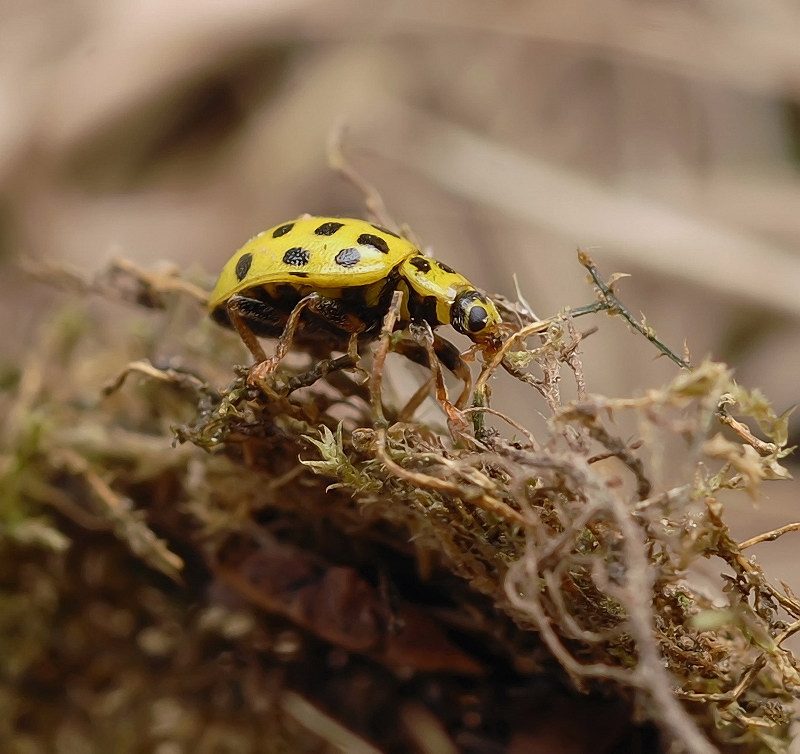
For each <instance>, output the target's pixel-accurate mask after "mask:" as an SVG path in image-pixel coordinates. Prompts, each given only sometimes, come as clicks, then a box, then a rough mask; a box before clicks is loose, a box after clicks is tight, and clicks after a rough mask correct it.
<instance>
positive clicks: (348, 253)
mask: <svg viewBox="0 0 800 754" xmlns="http://www.w3.org/2000/svg"><path fill="white" fill-rule="evenodd" d="M333 261H334V262H336V264H338V265H339V266H340V267H355V265H357V264H358V263H359V262H360V261H361V252H360V251H359V250H358V249H342V250H341V251H340V252H339V253H338V254H337V255H336V257H335V258H334V260H333Z"/></svg>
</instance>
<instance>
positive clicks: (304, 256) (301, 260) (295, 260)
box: [283, 246, 311, 267]
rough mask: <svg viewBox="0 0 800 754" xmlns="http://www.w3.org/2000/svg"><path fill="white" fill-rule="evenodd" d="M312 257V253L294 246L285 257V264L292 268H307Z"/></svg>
mask: <svg viewBox="0 0 800 754" xmlns="http://www.w3.org/2000/svg"><path fill="white" fill-rule="evenodd" d="M310 257H311V252H310V251H309V250H308V249H304V248H302V247H300V246H294V247H293V248H291V249H289V251H287V252H286V253H285V254H284V255H283V263H284V264H290V265H292V267H305V266H306V265H307V264H308V260H309V259H310Z"/></svg>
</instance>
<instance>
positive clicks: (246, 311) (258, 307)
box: [225, 296, 275, 364]
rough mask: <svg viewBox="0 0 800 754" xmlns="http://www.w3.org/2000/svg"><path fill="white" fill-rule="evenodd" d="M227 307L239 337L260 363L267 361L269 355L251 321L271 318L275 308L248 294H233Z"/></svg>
mask: <svg viewBox="0 0 800 754" xmlns="http://www.w3.org/2000/svg"><path fill="white" fill-rule="evenodd" d="M225 309H226V311H227V314H228V318H229V319H230V321H231V324H232V325H233V327H234V329H235V330H236V332H237V333H239V337H240V338H241V339H242V342H243V343H244V344H245V345H246V346H247V350H248V351H250V353H251V354H252V355H253V358H254V359H255V360H256V363H257V364H260V363H261V362H263V361H266V360H267V355H266V354H265V353H264V349H263V348H262V347H261V343H259V342H258V338H257V337H256V335H255V333H254V332H253V330H252V328H251V326H250V324H249V323H250V322H253V321H258V320H266V319H269V318H271V317H272V316H274V313H275V310H274V309H273V308H272V307H271V306H269V304H265V303H264V302H262V301H258V300H257V299H252V298H248V297H247V296H231V297H230V299H229V300H228V303H227V304H226V306H225Z"/></svg>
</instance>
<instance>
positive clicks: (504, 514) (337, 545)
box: [0, 259, 800, 752]
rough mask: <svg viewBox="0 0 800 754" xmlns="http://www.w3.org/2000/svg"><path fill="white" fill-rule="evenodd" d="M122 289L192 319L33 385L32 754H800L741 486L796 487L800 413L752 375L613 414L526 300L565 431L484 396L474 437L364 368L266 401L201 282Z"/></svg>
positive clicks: (28, 427) (531, 352)
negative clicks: (736, 533) (580, 751)
mask: <svg viewBox="0 0 800 754" xmlns="http://www.w3.org/2000/svg"><path fill="white" fill-rule="evenodd" d="M584 262H585V263H587V264H591V263H590V262H588V261H587V260H585V259H584ZM592 269H593V268H592ZM120 270H122V273H124V274H122V273H121V272H120ZM120 275H121V277H120ZM596 282H597V283H598V290H599V295H600V299H601V303H603V304H604V307H603V308H606V309H613V310H614V311H620V310H623V311H624V307H622V305H621V303H620V302H619V301H618V300H616V299H615V298H614V294H613V289H612V288H611V287H610V286H605V285H604V284H602V282H601V281H599V279H596ZM94 288H95V289H102V290H104V291H109V290H110V291H112V292H116V291H119V290H120V289H123V290H125V291H126V292H127V295H126V298H127V299H128V300H131V301H136V302H138V303H139V304H144V305H147V306H151V307H152V306H156V307H164V311H163V313H162V314H161V315H160V317H159V319H158V320H157V321H154V320H152V319H149V320H145V321H144V322H143V321H142V320H140V319H139V318H138V316H137V315H135V314H134V315H132V320H135V321H136V324H135V325H133V324H132V325H131V327H132V328H133V327H134V326H135V328H136V330H137V332H138V333H139V339H138V341H139V343H141V344H144V345H142V346H140V349H139V351H140V352H139V353H137V354H131V353H130V351H129V350H127V349H125V348H123V347H121V342H122V341H124V340H125V339H124V338H118V339H117V341H118V343H119V344H120V345H117V344H114V343H105V344H104V343H102V342H101V341H102V328H101V326H98V325H96V324H94V323H92V322H90V321H89V319H88V318H86V317H84V316H82V315H81V314H80V313H78V315H77V316H76V314H75V312H74V310H72V309H70V310H66V311H64V312H62V313H60V314H56V315H54V317H53V319H52V321H51V322H49V323H48V324H47V325H46V327H45V330H44V332H43V335H42V338H41V341H40V342H39V343H38V344H35V345H34V346H33V347H32V348H31V351H30V358H29V361H28V363H26V364H23V365H20V366H19V368H18V369H16V370H12V373H13V374H14V379H9V380H6V381H5V385H4V388H3V390H4V392H3V407H2V409H3V412H4V414H5V415H6V417H7V420H6V423H5V427H4V431H3V451H2V452H3V455H2V477H3V480H2V486H1V487H0V489H2V504H1V505H0V526H1V527H2V529H0V602H1V603H2V609H1V610H0V640H1V641H2V646H3V651H2V657H3V662H2V665H0V672H1V673H2V675H1V676H0V682H1V684H2V685H0V726H1V727H0V741H2V742H3V750H4V751H19V752H23V751H24V752H36V751H42V752H44V751H56V750H59V751H109V750H111V749H113V750H114V751H117V752H127V751H130V752H136V751H152V750H156V749H157V748H158V747H159V746H161V745H171V746H175V747H178V748H177V749H170V750H191V751H236V752H246V751H271V752H272V751H327V750H342V749H344V750H348V751H355V750H358V749H359V748H361V750H364V751H366V750H369V747H370V746H373V747H376V748H377V749H379V750H384V751H408V750H414V749H423V748H424V747H423V745H422V743H421V742H422V741H425V740H428V741H429V740H432V739H431V738H430V736H431V735H434V733H433V732H435V733H436V735H438V736H441V741H443V742H444V743H443V744H442V745H443V746H444V747H445V748H442V749H441V750H443V751H444V750H448V749H447V748H446V747H447V746H450V747H451V748H452V747H456V748H458V749H460V750H464V751H484V750H486V749H487V747H489V746H490V745H492V744H493V745H497V746H509V745H515V744H516V745H521V742H522V741H525V740H529V737H530V736H531V735H532V734H531V730H536V731H539V732H541V731H542V730H552V729H556V728H557V726H558V725H559V724H563V722H564V721H567V722H568V723H569V724H572V725H574V724H575V722H574V721H576V720H583V721H585V722H586V725H587V726H588V730H589V731H590V735H591V736H593V738H589V739H588V740H587V748H586V750H587V751H598V750H607V751H612V750H616V751H625V750H627V749H626V747H629V746H633V745H634V744H632V743H631V742H632V741H634V740H635V741H638V744H637V745H639V746H644V748H645V750H654V749H655V748H656V744H655V743H654V742H653V741H652V738H651V739H647V738H646V737H647V736H653V731H654V730H656V729H657V730H658V731H660V736H661V737H662V740H663V741H664V742H668V741H672V742H674V743H675V744H676V746H677V748H678V750H680V749H681V748H682V749H684V750H687V751H692V752H701V751H702V752H705V751H713V750H715V749H714V747H715V746H716V747H720V748H724V749H725V750H730V751H737V752H759V751H783V750H785V748H786V746H787V743H788V725H789V719H790V714H791V703H792V701H793V699H794V698H796V696H797V694H798V689H799V688H800V676H798V673H797V668H796V658H794V657H793V656H792V655H791V653H790V652H789V651H788V650H786V649H785V648H784V647H783V646H782V645H783V643H784V642H785V640H786V639H787V638H788V637H789V636H791V635H792V634H794V633H796V632H797V631H798V630H799V629H800V603H799V602H798V600H797V599H796V598H795V597H794V595H792V594H791V592H790V591H789V590H788V589H786V588H785V587H783V586H780V585H776V584H775V583H773V581H772V580H771V579H770V578H769V577H768V575H767V574H765V573H764V571H763V570H762V569H761V568H760V567H759V565H758V564H757V562H756V561H755V560H753V559H751V558H750V557H749V556H748V555H746V554H745V553H744V550H746V547H747V546H749V545H751V544H753V543H754V542H755V541H756V540H752V541H750V542H748V543H741V544H740V543H737V542H736V541H735V540H734V539H733V538H732V536H731V535H730V532H729V530H728V527H727V524H726V522H725V518H724V510H723V507H722V504H721V502H720V495H723V494H727V495H736V496H739V497H741V496H745V497H747V496H752V495H756V494H758V492H759V490H760V489H761V487H762V485H763V484H764V482H765V481H767V480H773V479H780V478H782V477H784V476H785V475H786V472H785V470H784V469H783V467H782V465H781V462H782V459H783V457H784V456H785V455H786V452H787V451H786V448H785V443H786V437H787V432H786V418H787V417H786V415H777V414H776V413H775V412H774V411H773V409H772V407H771V406H770V405H769V402H768V401H767V400H766V399H765V398H764V397H763V396H762V395H761V394H760V393H759V392H758V391H747V390H745V389H744V388H742V387H741V386H739V385H737V384H735V383H734V381H733V380H732V378H731V374H730V371H729V370H728V369H727V367H725V365H722V364H716V363H712V362H706V363H703V364H701V365H699V366H698V367H696V368H694V369H691V370H686V371H677V368H676V376H675V378H674V379H673V380H672V381H671V382H670V383H669V384H667V385H664V386H662V387H657V388H649V389H647V390H646V391H642V394H641V395H639V396H636V397H631V398H609V397H604V396H599V395H591V394H589V393H587V392H586V389H585V386H586V384H587V383H588V384H591V374H590V371H589V370H588V368H586V367H585V366H584V365H583V364H582V363H581V359H580V350H579V348H580V340H581V335H580V333H579V332H578V330H577V327H576V324H575V320H574V319H572V318H569V317H566V318H556V319H554V320H553V321H551V322H548V323H545V325H541V324H538V323H530V322H531V320H530V317H529V315H528V314H527V312H526V311H525V310H524V307H521V306H517V305H511V304H507V306H506V310H507V314H508V316H509V318H510V319H515V318H516V319H518V321H521V323H522V325H525V324H526V323H530V324H528V326H527V329H526V332H527V333H528V334H529V336H530V338H531V340H533V336H536V338H537V339H538V340H537V342H536V343H535V344H531V343H530V341H523V340H517V341H516V342H515V343H513V344H511V345H513V348H514V349H515V350H509V352H508V353H507V357H506V362H505V364H503V365H502V366H505V367H506V371H507V372H509V373H510V374H512V375H514V376H515V377H517V378H519V379H520V380H522V381H523V382H524V383H525V384H526V388H527V389H529V390H530V391H532V400H537V401H539V403H540V404H541V405H542V410H543V411H545V410H546V408H545V407H549V411H550V416H549V420H548V424H547V431H546V433H543V434H542V433H540V434H539V435H538V436H536V437H534V436H533V435H532V434H531V433H530V432H529V431H528V430H527V429H526V428H525V427H521V426H519V425H518V424H516V422H513V421H511V420H510V419H509V420H508V422H507V423H503V422H504V420H503V417H500V423H499V424H498V427H499V429H491V430H489V429H487V428H486V425H485V421H484V420H485V415H486V414H488V413H489V409H488V407H487V406H485V405H478V406H477V407H476V408H475V409H474V410H472V411H471V412H470V413H469V414H468V419H469V423H471V424H472V426H473V427H474V430H475V431H474V432H473V431H472V429H470V427H469V424H467V425H464V426H462V427H461V428H459V427H454V429H455V430H457V431H456V438H455V442H454V441H453V439H452V438H450V437H449V436H448V435H447V434H446V433H442V432H441V431H439V430H437V429H436V428H435V427H432V426H429V425H428V424H426V423H421V422H419V421H416V420H413V419H410V420H405V421H402V422H400V421H398V417H399V416H401V415H402V406H400V405H392V402H391V400H390V399H389V398H388V397H387V396H385V395H384V400H383V404H382V407H381V412H380V413H382V414H383V418H385V421H382V420H381V418H382V417H381V416H379V415H378V414H376V410H375V406H374V405H373V403H372V400H371V396H370V390H369V387H370V384H372V385H373V387H374V382H373V383H370V382H369V380H368V381H367V383H365V382H364V379H363V375H361V374H357V373H349V372H335V373H332V374H330V375H328V376H327V377H326V378H325V379H324V380H320V381H318V382H316V383H315V384H313V385H311V386H310V387H304V388H302V389H300V390H297V391H295V392H293V393H292V394H291V395H290V396H288V397H284V398H280V399H276V398H267V397H266V396H265V395H264V394H263V393H261V392H260V391H259V390H257V389H254V388H251V387H249V386H248V385H247V379H246V378H247V370H245V369H241V370H239V371H238V373H236V374H235V375H233V376H232V375H231V365H232V364H233V363H234V362H235V361H236V360H237V357H236V356H235V355H234V354H235V353H236V352H235V351H234V350H233V349H234V348H235V347H236V346H235V343H234V339H233V336H229V335H228V334H226V333H223V332H219V331H217V330H216V329H215V328H214V327H213V326H211V325H210V324H208V323H206V322H205V320H204V319H203V318H202V317H201V315H200V311H199V309H197V308H195V304H194V303H193V302H192V300H191V297H188V298H187V297H186V296H185V295H184V294H185V292H186V291H187V290H188V291H189V292H190V293H191V292H192V290H193V289H192V288H191V287H190V286H189V285H188V284H183V285H182V284H179V283H178V281H177V280H176V279H175V278H171V277H169V276H155V277H154V276H147V275H143V274H141V273H139V272H137V271H135V270H133V269H132V268H131V267H130V266H125V267H123V268H117V270H116V273H115V276H114V277H113V278H112V282H111V283H108V280H106V285H104V286H98V285H96V284H95V285H94ZM198 295H199V294H198ZM595 308H597V307H595ZM587 311H588V309H587ZM187 322H190V323H194V322H197V323H199V324H197V325H194V324H193V325H191V326H187V325H186V324H185V323H187ZM642 330H643V332H642V334H643V335H645V336H646V337H650V338H651V339H654V338H655V336H654V334H653V332H652V330H650V329H647V328H642ZM645 330H646V331H645ZM98 331H99V332H98ZM176 331H177V332H178V333H179V336H178V337H175V333H176ZM165 332H167V333H171V334H172V335H173V340H172V341H171V342H170V344H169V352H170V354H171V364H168V365H163V364H162V365H159V366H154V365H153V364H154V363H156V362H155V355H156V354H157V353H164V344H163V342H162V337H160V334H163V333H165ZM143 333H144V335H143ZM179 343H180V344H181V346H180V347H179V346H178V345H177V344H179ZM132 356H133V359H132V358H131V357H132ZM676 361H678V362H682V361H683V360H682V359H679V358H677V357H676ZM126 362H130V363H129V364H128V366H127V367H124V369H123V368H122V367H123V365H124V364H125V363H126ZM115 363H116V365H117V367H118V368H119V372H120V377H119V378H118V379H116V380H113V379H111V380H110V378H111V377H113V372H114V366H113V365H114V364H115ZM370 363H371V362H370V359H369V355H365V357H364V366H365V367H367V369H369V368H370V367H369V365H370ZM307 366H308V365H304V364H303V363H302V362H301V361H299V360H297V361H295V362H294V363H293V364H287V365H285V366H284V367H282V369H283V372H282V379H283V380H284V381H285V380H286V379H287V377H288V376H290V375H292V374H294V375H295V376H296V375H299V374H301V373H302V372H303V370H304V369H305V368H306V367H307ZM499 366H501V365H500V364H499V361H498V363H496V364H494V365H488V366H486V367H485V368H484V372H483V374H482V375H481V377H480V378H479V380H478V382H477V385H478V388H479V393H478V398H480V401H479V403H480V404H484V403H486V396H487V395H488V389H487V388H486V385H487V384H488V383H487V379H488V376H489V374H490V373H492V372H493V371H494V370H496V369H497V368H498V367H499ZM387 368H398V369H400V368H402V367H401V366H399V365H397V364H392V365H390V367H387ZM565 375H572V376H573V377H574V380H575V383H576V386H577V392H578V397H577V399H575V400H572V401H567V402H563V401H562V399H561V395H560V393H561V389H560V384H561V380H562V379H563V378H564V376H565ZM375 377H376V374H375V373H373V374H372V375H371V377H370V380H373V381H374V380H375ZM507 379H508V380H509V381H510V380H511V378H510V377H509V378H507ZM109 380H110V382H109ZM231 380H232V381H231ZM226 382H227V383H228V387H226V388H225V389H223V390H220V389H219V386H220V385H223V384H226ZM104 383H106V387H107V389H106V391H105V392H106V395H105V397H101V396H102V393H103V391H102V387H103V384H104ZM498 384H500V383H498ZM506 384H508V383H506ZM495 389H496V390H499V389H502V388H501V387H496V388H495ZM623 425H624V426H629V427H630V426H632V427H634V428H635V431H634V432H633V433H631V434H630V435H629V436H626V437H623V436H621V435H620V433H619V430H618V429H617V428H618V427H619V426H623ZM756 427H757V428H758V432H759V436H758V437H757V436H756V435H755V429H754V428H756ZM667 449H669V452H668V450H667ZM780 533H781V532H778V533H774V534H773V535H772V536H773V537H775V536H779V535H780ZM768 538H769V535H765V537H764V538H762V539H761V540H758V541H763V540H766V539H768ZM710 558H714V559H715V560H714V564H715V568H717V569H719V568H720V567H721V568H723V569H724V571H723V573H722V575H721V577H720V580H719V583H718V593H717V594H715V595H707V594H706V593H705V592H704V591H703V590H701V589H700V588H699V587H698V586H697V585H696V584H695V583H694V576H693V574H694V567H695V566H696V564H697V563H698V562H700V561H704V560H706V559H710ZM584 694H586V695H588V696H583V695H584ZM587 702H588V704H587ZM533 711H535V712H533ZM598 711H600V714H601V715H602V716H603V717H604V723H605V725H600V724H599V723H598V722H597V719H596V717H593V716H594V715H596V714H597V713H598ZM634 720H639V721H644V725H643V726H642V725H637V724H634V722H633V721H634ZM592 721H594V722H592ZM648 724H649V726H650V727H648ZM592 725H594V726H595V727H594V728H592ZM609 729H610V730H611V731H612V732H611V733H608V732H607V731H608V730H609ZM602 731H606V733H602ZM526 737H528V738H526ZM637 737H638V738H637ZM642 737H645V738H644V739H643V738H642ZM643 740H644V741H647V740H650V743H649V744H648V743H645V744H643V743H642V741H643ZM368 742H370V743H368ZM664 746H666V743H665V744H664ZM592 747H594V748H592ZM614 747H616V749H615V748H614Z"/></svg>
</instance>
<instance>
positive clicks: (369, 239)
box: [356, 233, 389, 254]
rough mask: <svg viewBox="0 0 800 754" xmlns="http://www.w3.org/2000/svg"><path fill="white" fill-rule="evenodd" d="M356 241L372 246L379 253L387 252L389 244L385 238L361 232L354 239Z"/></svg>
mask: <svg viewBox="0 0 800 754" xmlns="http://www.w3.org/2000/svg"><path fill="white" fill-rule="evenodd" d="M356 243H360V244H364V245H365V246H374V247H375V248H376V249H377V250H378V251H379V252H381V254H388V253H389V244H388V243H387V242H386V240H385V239H383V238H381V237H380V236H373V235H372V233H362V234H361V235H360V236H359V237H358V238H357V239H356Z"/></svg>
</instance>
